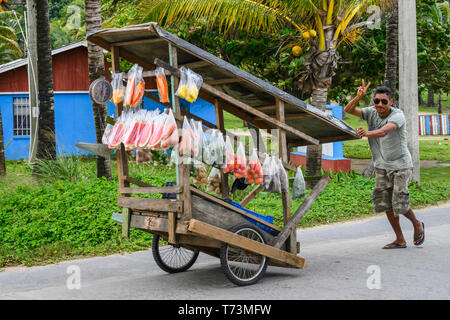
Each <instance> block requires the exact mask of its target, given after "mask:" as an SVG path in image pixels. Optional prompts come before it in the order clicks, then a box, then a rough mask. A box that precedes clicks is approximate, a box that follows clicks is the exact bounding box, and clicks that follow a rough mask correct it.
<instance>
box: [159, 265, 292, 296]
mask: <svg viewBox="0 0 450 320" xmlns="http://www.w3.org/2000/svg"><path fill="white" fill-rule="evenodd" d="M295 271H298V270H287V269H284V268H277V267H270V266H269V267H268V268H267V270H266V272H265V273H264V275H263V276H262V277H261V279H260V280H259V281H258V282H257V283H256V284H254V285H253V286H255V285H258V284H270V283H274V282H275V281H276V282H277V283H278V282H284V281H291V280H292V279H298V277H299V274H298V272H295ZM161 272H162V273H161V274H160V275H154V276H153V279H154V280H156V279H155V278H158V280H159V281H161V282H162V283H169V282H173V283H174V284H175V283H176V285H177V286H178V288H180V289H182V288H183V287H185V288H186V289H190V288H192V287H193V286H194V287H195V288H196V289H197V290H203V289H204V290H208V291H209V290H211V289H213V288H236V287H237V286H236V285H234V284H233V283H231V282H230V281H229V280H228V279H227V277H226V276H225V274H224V272H223V271H222V268H221V266H220V264H217V263H212V264H207V265H206V264H203V265H198V266H195V265H194V266H193V267H192V268H191V269H189V270H187V271H185V272H181V273H175V274H167V273H164V272H163V271H161Z"/></svg>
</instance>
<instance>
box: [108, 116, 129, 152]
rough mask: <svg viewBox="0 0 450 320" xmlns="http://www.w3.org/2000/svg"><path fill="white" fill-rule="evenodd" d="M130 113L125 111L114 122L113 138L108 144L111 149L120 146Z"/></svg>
mask: <svg viewBox="0 0 450 320" xmlns="http://www.w3.org/2000/svg"><path fill="white" fill-rule="evenodd" d="M128 118H129V115H128V113H127V112H123V113H122V114H121V115H120V116H119V117H118V118H117V120H116V123H115V124H114V128H113V131H112V133H111V136H112V138H111V140H110V142H109V144H108V148H109V149H116V148H118V147H119V146H120V144H121V143H122V140H123V136H124V134H125V131H126V128H127V124H128V121H129V119H128Z"/></svg>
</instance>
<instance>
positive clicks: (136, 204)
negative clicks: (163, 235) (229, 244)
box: [117, 197, 183, 212]
mask: <svg viewBox="0 0 450 320" xmlns="http://www.w3.org/2000/svg"><path fill="white" fill-rule="evenodd" d="M117 204H118V206H119V207H122V208H130V209H132V210H136V211H139V210H144V211H163V212H168V211H173V212H182V211H183V202H182V201H179V200H169V199H152V198H132V197H119V198H117Z"/></svg>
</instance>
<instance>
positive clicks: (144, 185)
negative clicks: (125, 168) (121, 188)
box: [123, 176, 155, 188]
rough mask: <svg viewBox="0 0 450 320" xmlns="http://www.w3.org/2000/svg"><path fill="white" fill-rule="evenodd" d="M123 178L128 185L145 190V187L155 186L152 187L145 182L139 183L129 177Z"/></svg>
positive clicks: (139, 181)
mask: <svg viewBox="0 0 450 320" xmlns="http://www.w3.org/2000/svg"><path fill="white" fill-rule="evenodd" d="M123 178H124V179H125V180H126V181H127V182H130V183H132V184H135V185H137V186H140V187H144V188H145V187H147V188H152V187H155V186H152V185H151V184H148V183H145V182H143V181H141V180H138V179H134V178H132V177H129V176H124V177H123Z"/></svg>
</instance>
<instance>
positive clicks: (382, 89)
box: [373, 86, 394, 99]
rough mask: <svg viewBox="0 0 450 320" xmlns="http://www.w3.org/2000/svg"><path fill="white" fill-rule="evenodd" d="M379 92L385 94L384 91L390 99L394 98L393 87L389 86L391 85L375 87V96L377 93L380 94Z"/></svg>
mask: <svg viewBox="0 0 450 320" xmlns="http://www.w3.org/2000/svg"><path fill="white" fill-rule="evenodd" d="M378 93H381V94H383V93H385V94H386V95H387V96H388V97H389V99H392V98H393V96H394V95H393V94H392V90H391V88H389V87H386V86H379V87H376V88H375V92H374V94H373V95H374V96H375V95H376V94H378Z"/></svg>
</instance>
